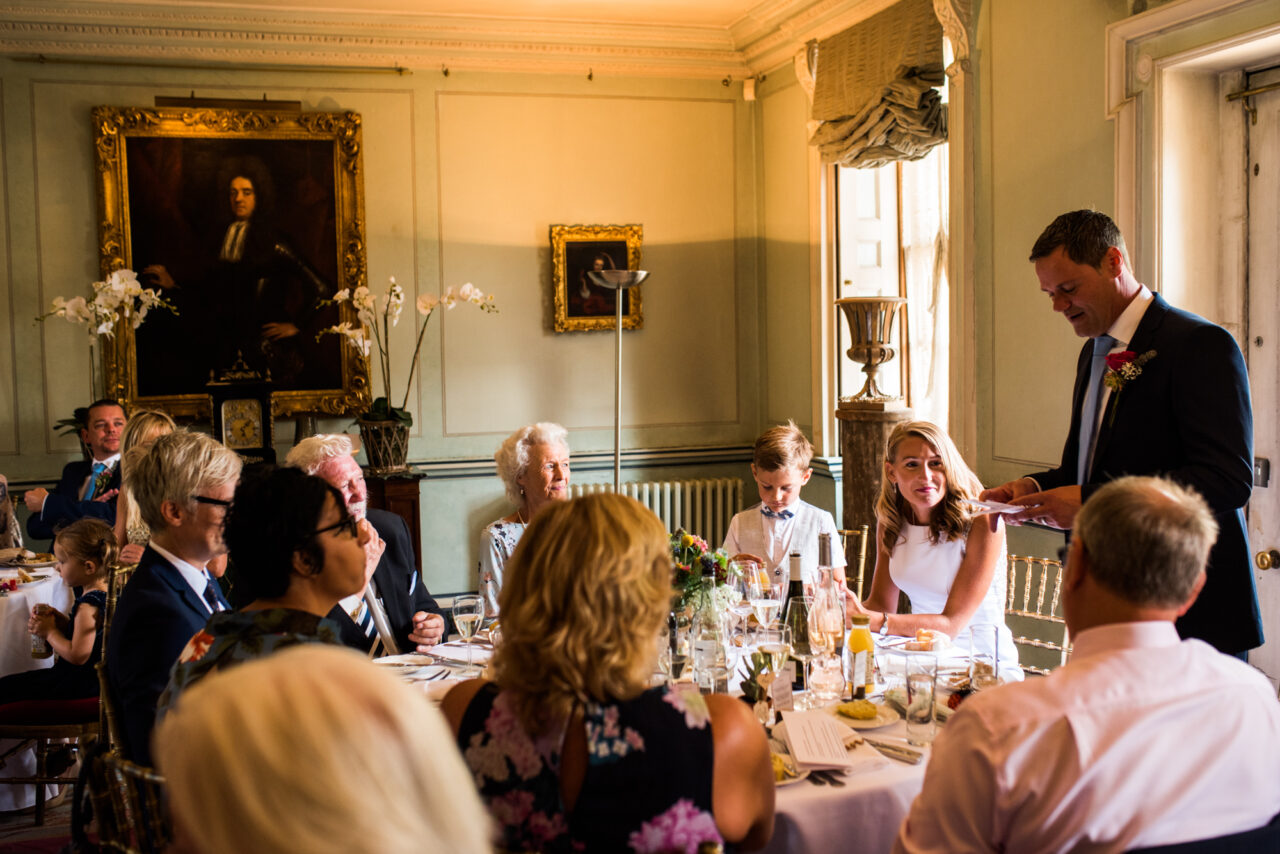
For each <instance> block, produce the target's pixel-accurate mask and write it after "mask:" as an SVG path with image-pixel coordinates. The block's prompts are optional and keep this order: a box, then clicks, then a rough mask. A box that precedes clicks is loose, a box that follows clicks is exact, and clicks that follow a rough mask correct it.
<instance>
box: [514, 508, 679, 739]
mask: <svg viewBox="0 0 1280 854" xmlns="http://www.w3.org/2000/svg"><path fill="white" fill-rule="evenodd" d="M670 607H671V551H670V547H669V545H668V542H667V534H666V531H665V530H664V529H663V527H662V522H660V521H659V520H658V517H657V516H655V515H653V513H651V512H650V511H649V510H648V509H646V508H645V507H644V505H642V504H640V502H638V501H636V500H634V499H632V498H627V497H625V496H620V495H614V494H612V493H601V494H596V495H587V496H583V497H582V498H576V499H573V500H572V501H565V502H555V503H554V504H553V505H552V506H550V507H548V508H547V509H546V510H543V511H541V512H540V513H539V514H538V515H537V516H536V517H534V519H533V521H532V522H530V524H529V527H528V529H527V530H526V531H525V533H524V536H522V537H521V538H520V542H519V543H518V544H517V545H516V549H515V553H514V554H512V556H511V559H510V560H509V561H507V571H506V578H505V579H504V580H503V584H502V591H501V592H500V593H499V594H498V609H499V611H500V612H501V614H502V645H501V646H499V647H498V650H497V652H496V653H495V654H494V658H493V667H494V672H495V674H496V676H495V679H496V681H497V683H498V685H499V686H500V687H501V688H502V689H503V690H506V691H510V692H512V694H513V699H514V700H515V704H516V710H517V714H518V715H519V717H520V719H521V722H522V723H523V724H524V725H525V727H526V728H527V729H528V730H529V731H530V732H532V733H542V732H545V731H547V730H548V729H549V728H551V727H553V726H555V725H556V724H557V723H558V722H561V721H563V720H564V719H565V718H566V717H567V716H568V714H569V712H570V711H571V709H572V708H573V706H574V704H575V703H579V702H584V701H587V700H597V701H607V700H628V699H631V698H633V697H635V696H637V695H639V694H640V692H641V691H643V690H644V689H645V687H646V682H647V679H648V677H649V676H650V675H651V674H652V672H653V671H652V666H653V660H654V656H655V655H656V654H657V651H656V646H655V640H656V638H657V634H658V629H659V627H660V626H661V625H662V622H663V620H664V619H665V618H666V614H667V612H668V610H669V609H670Z"/></svg>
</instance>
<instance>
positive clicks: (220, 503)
mask: <svg viewBox="0 0 1280 854" xmlns="http://www.w3.org/2000/svg"><path fill="white" fill-rule="evenodd" d="M191 500H192V501H194V502H196V503H197V504H209V505H212V506H214V507H230V506H231V502H230V501H224V500H222V499H221V498H210V497H209V496H207V495H193V496H191Z"/></svg>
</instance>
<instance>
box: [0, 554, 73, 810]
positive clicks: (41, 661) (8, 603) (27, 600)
mask: <svg viewBox="0 0 1280 854" xmlns="http://www.w3.org/2000/svg"><path fill="white" fill-rule="evenodd" d="M16 575H17V570H5V569H0V579H7V578H13V577H16ZM72 601H73V596H72V593H71V588H69V587H67V586H66V585H65V584H63V583H62V578H61V577H60V576H59V575H58V574H57V573H54V574H53V575H52V576H50V577H49V578H46V579H44V580H42V581H36V582H32V583H30V584H21V585H19V586H18V589H17V590H14V591H10V592H9V593H8V594H7V595H5V596H0V676H8V675H10V674H12V673H22V672H23V671H26V670H37V669H39V668H42V667H52V666H53V657H52V656H50V657H49V658H32V657H31V635H30V634H28V632H27V617H28V616H29V615H30V614H31V609H32V607H34V606H35V605H50V606H52V607H54V608H57V609H58V610H59V611H61V612H62V613H64V614H68V613H70V611H71V603H72ZM17 699H20V698H18V697H0V703H3V702H10V701H12V700H17ZM14 744H15V742H13V741H11V740H0V753H4V751H6V750H8V749H9V748H11V747H13V745H14ZM35 770H36V757H35V751H34V750H26V751H23V752H21V753H18V754H16V755H15V756H11V757H9V759H8V761H7V762H6V764H5V767H4V768H0V812H7V811H9V810H18V809H24V808H26V807H29V806H31V805H32V804H34V803H35V802H36V789H35V786H7V785H3V782H4V778H6V777H25V776H29V775H31V774H34V773H35ZM55 791H56V790H55V789H54V788H53V787H50V788H49V793H50V794H53V793H54V792H55Z"/></svg>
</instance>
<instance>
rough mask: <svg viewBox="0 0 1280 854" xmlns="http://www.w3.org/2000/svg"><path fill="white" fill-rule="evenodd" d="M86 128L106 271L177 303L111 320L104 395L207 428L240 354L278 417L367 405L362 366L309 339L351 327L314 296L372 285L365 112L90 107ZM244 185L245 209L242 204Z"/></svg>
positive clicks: (330, 340)
mask: <svg viewBox="0 0 1280 854" xmlns="http://www.w3.org/2000/svg"><path fill="white" fill-rule="evenodd" d="M92 121H93V134H94V136H93V142H94V150H95V153H96V160H97V163H96V173H97V175H96V177H97V183H98V213H99V217H98V222H99V226H98V262H99V268H100V270H101V274H102V276H103V277H104V278H105V277H107V276H108V275H110V274H111V273H112V272H113V271H115V270H119V269H121V268H129V269H132V270H135V271H136V272H137V273H138V278H139V280H140V281H141V283H142V285H143V286H144V287H161V288H164V289H165V290H166V296H168V297H169V298H170V299H171V300H172V301H173V302H175V303H176V304H177V305H178V306H179V313H178V314H177V315H176V316H175V315H172V314H169V313H168V312H165V311H163V310H160V309H157V310H154V311H152V312H151V314H149V315H148V316H147V320H146V323H145V324H144V325H143V326H142V327H141V328H140V329H138V330H137V332H136V333H135V330H134V329H133V328H132V326H131V325H130V324H128V323H120V324H117V326H116V333H117V334H116V335H115V337H114V338H112V339H107V340H106V341H105V342H104V346H103V368H104V375H105V377H106V392H107V394H106V396H107V397H112V398H116V399H118V400H120V401H121V402H122V403H124V404H125V405H127V406H130V407H133V406H147V407H153V408H159V409H164V410H165V411H167V412H169V414H171V415H173V416H175V417H186V418H208V417H209V416H210V415H211V411H210V404H209V391H208V389H207V388H206V383H208V382H209V380H211V379H213V376H212V373H213V372H215V371H216V372H217V373H222V372H224V371H225V370H226V369H228V368H231V367H232V365H233V364H234V363H235V361H236V360H235V353H236V352H237V351H240V352H241V353H242V355H243V358H244V360H245V361H246V362H248V363H249V364H248V367H249V368H252V369H253V370H255V371H257V372H258V373H259V374H263V373H268V372H269V373H270V379H271V381H272V382H273V385H274V387H273V392H272V397H271V408H272V411H273V414H275V415H277V416H287V415H293V414H295V413H316V414H322V415H351V414H354V413H357V412H360V411H362V410H363V409H365V408H367V407H368V405H369V400H370V394H369V371H368V367H367V365H366V364H365V363H364V361H363V360H362V359H359V358H357V357H356V354H355V353H354V352H353V351H352V349H351V348H350V347H344V346H342V341H341V339H340V337H339V336H336V335H325V336H319V337H318V332H319V330H320V329H321V328H323V327H325V326H329V325H333V324H336V323H338V322H340V321H350V322H352V323H358V320H357V319H356V317H355V312H354V310H353V309H352V308H351V307H350V304H349V303H343V304H341V305H337V306H335V305H331V304H330V305H323V304H321V303H320V299H321V298H327V297H331V296H333V294H334V293H336V292H337V291H339V290H341V289H344V288H345V289H355V288H357V287H359V286H361V285H364V284H366V283H367V282H366V277H367V269H366V259H365V233H364V232H365V226H364V186H363V178H362V175H363V165H362V163H361V158H362V152H363V143H362V139H361V119H360V115H359V114H358V113H354V112H333V113H326V112H297V111H288V110H242V109H216V108H187V107H113V106H99V107H94V108H93V119H92ZM246 185H247V186H248V187H249V188H250V190H249V195H250V196H251V197H252V199H253V202H252V203H251V204H248V205H247V206H246V205H244V204H243V203H240V204H241V207H240V208H239V209H237V202H236V201H235V193H236V192H237V187H240V188H241V189H240V192H241V193H243V192H244V190H243V188H244V187H245V186H246ZM229 190H230V193H231V200H230V202H229V201H228V191H229ZM246 207H247V211H246V210H245V208H246ZM236 219H239V220H241V224H240V225H239V226H238V230H237V231H236V232H234V236H233V232H232V228H236V227H237V226H236V224H235V222H234V220H236ZM250 225H251V226H252V227H249V226H250ZM246 235H247V236H246ZM255 235H256V237H255ZM227 241H235V242H236V249H235V251H234V252H232V253H231V255H230V258H229V259H228V249H227V246H228V245H229V244H228V243H227ZM251 242H252V243H254V244H256V245H255V246H254V247H253V253H254V254H253V255H252V256H251V254H250V243H251ZM219 247H221V248H219ZM221 259H228V260H221ZM184 309H185V310H184ZM268 310H270V311H272V312H274V315H272V316H268V315H267V311H268ZM266 321H270V322H266ZM206 330H211V331H206ZM239 332H244V333H245V334H244V335H238V334H233V333H239ZM242 342H243V343H244V346H243V347H240V346H237V345H239V344H240V343H242ZM223 350H227V351H228V352H222V351H223ZM255 359H256V360H258V361H260V362H262V365H261V366H259V365H258V364H256V363H255ZM263 368H265V370H263Z"/></svg>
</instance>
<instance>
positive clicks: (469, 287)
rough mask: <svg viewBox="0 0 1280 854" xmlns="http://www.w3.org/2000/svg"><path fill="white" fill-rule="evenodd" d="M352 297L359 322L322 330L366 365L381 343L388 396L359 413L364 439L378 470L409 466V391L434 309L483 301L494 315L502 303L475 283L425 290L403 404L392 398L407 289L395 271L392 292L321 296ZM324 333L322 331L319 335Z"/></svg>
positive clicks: (347, 291)
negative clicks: (394, 350) (395, 346)
mask: <svg viewBox="0 0 1280 854" xmlns="http://www.w3.org/2000/svg"><path fill="white" fill-rule="evenodd" d="M345 302H349V303H350V304H351V306H352V308H354V309H355V310H356V317H357V318H358V320H359V324H353V323H351V322H350V321H343V322H342V323H339V324H337V325H336V326H330V327H328V328H326V329H322V330H320V335H341V336H342V337H343V338H345V339H346V340H347V343H348V344H350V345H351V347H352V349H353V350H355V351H356V354H357V356H358V357H359V358H361V359H363V360H364V364H365V367H366V368H369V369H370V372H371V373H372V367H371V365H370V361H371V359H372V357H373V348H374V346H375V345H376V346H377V348H378V353H377V356H378V369H379V373H380V375H381V377H382V395H381V396H380V397H376V398H374V400H373V403H372V404H371V405H370V407H369V408H368V409H367V410H365V411H364V412H363V413H361V414H360V416H359V423H360V432H361V436H362V438H363V440H364V445H365V450H366V452H367V453H368V455H369V462H370V465H371V466H372V467H373V469H374V470H375V471H395V470H402V469H404V468H405V464H404V461H405V458H406V456H407V454H408V441H409V427H411V426H412V425H413V415H411V414H410V413H409V411H408V409H406V408H405V407H406V406H408V403H409V392H410V390H412V388H413V375H414V373H415V372H416V371H417V369H418V360H419V356H420V355H421V352H422V338H423V336H424V335H425V333H426V331H427V323H428V322H429V321H430V320H431V315H432V313H434V312H435V310H436V309H437V308H439V307H441V306H444V308H445V310H446V311H451V310H452V309H453V308H454V307H456V306H457V305H458V304H459V303H467V304H470V305H474V306H477V307H478V308H479V309H480V310H481V311H483V312H485V313H487V314H492V313H495V312H497V310H498V307H497V306H496V305H495V304H494V302H493V294H489V295H488V296H486V295H485V294H484V293H483V292H481V290H480V289H479V288H477V287H476V286H475V285H473V284H471V283H470V282H467V283H466V284H465V285H463V286H462V287H461V288H458V290H457V291H455V290H454V289H453V288H452V287H450V288H449V289H448V290H446V291H445V292H444V293H443V294H441V295H439V296H437V295H436V294H423V295H422V296H420V297H418V300H417V302H416V304H415V307H416V308H417V310H418V314H419V315H420V316H421V317H422V320H421V322H420V324H419V325H418V328H417V330H416V337H417V341H416V343H415V344H414V348H413V358H412V359H410V360H409V376H408V377H407V378H406V380H405V388H404V396H403V397H402V398H401V400H400V405H399V406H393V405H392V397H391V352H390V345H391V329H392V327H394V326H396V325H398V324H399V323H400V313H401V311H402V309H403V308H404V288H402V287H400V285H399V284H397V283H396V277H395V276H392V277H391V278H390V282H389V283H388V285H387V293H386V295H385V296H383V297H382V298H381V299H379V298H378V297H377V296H375V295H374V294H373V292H372V291H370V290H369V288H367V287H365V286H364V285H361V286H360V287H358V288H356V289H355V290H351V289H349V288H343V289H342V290H340V291H338V292H337V293H336V294H334V295H333V299H329V300H321V301H320V304H321V305H337V304H340V303H345ZM317 337H319V336H317Z"/></svg>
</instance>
